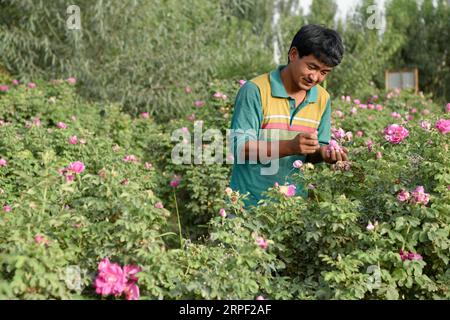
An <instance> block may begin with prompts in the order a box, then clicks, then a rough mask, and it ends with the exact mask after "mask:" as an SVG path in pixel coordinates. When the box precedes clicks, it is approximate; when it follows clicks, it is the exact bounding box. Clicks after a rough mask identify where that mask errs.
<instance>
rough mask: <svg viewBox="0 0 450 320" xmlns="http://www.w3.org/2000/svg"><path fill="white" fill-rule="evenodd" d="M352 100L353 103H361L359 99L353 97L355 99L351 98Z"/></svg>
mask: <svg viewBox="0 0 450 320" xmlns="http://www.w3.org/2000/svg"><path fill="white" fill-rule="evenodd" d="M353 102H354V103H355V104H360V103H361V101H360V100H359V99H355V100H353Z"/></svg>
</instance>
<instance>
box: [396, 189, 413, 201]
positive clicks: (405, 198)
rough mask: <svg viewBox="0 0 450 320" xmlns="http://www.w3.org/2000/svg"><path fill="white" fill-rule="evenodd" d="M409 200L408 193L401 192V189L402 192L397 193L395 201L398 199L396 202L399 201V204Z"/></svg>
mask: <svg viewBox="0 0 450 320" xmlns="http://www.w3.org/2000/svg"><path fill="white" fill-rule="evenodd" d="M409 198H410V194H409V192H408V191H406V190H403V189H402V190H401V191H400V192H399V194H398V195H397V199H398V201H400V202H406V201H408V200H409Z"/></svg>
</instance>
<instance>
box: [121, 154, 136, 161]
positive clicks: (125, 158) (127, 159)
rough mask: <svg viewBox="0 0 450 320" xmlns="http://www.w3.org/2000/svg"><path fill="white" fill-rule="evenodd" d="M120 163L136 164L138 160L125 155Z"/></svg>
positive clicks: (132, 156)
mask: <svg viewBox="0 0 450 320" xmlns="http://www.w3.org/2000/svg"><path fill="white" fill-rule="evenodd" d="M122 161H123V162H137V161H138V159H137V158H136V156H134V155H132V154H130V155H126V156H125V157H123V159H122Z"/></svg>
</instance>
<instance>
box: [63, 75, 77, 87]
mask: <svg viewBox="0 0 450 320" xmlns="http://www.w3.org/2000/svg"><path fill="white" fill-rule="evenodd" d="M66 81H67V83H68V84H70V85H72V86H73V85H75V84H76V83H77V79H76V78H74V77H70V78H67V80H66Z"/></svg>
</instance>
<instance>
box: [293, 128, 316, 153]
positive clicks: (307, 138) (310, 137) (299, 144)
mask: <svg viewBox="0 0 450 320" xmlns="http://www.w3.org/2000/svg"><path fill="white" fill-rule="evenodd" d="M291 145H292V150H293V154H303V155H307V154H313V153H315V152H316V151H317V150H318V149H319V148H320V146H319V140H318V138H317V133H304V132H302V133H299V134H298V135H297V136H296V137H295V138H294V139H292V140H291Z"/></svg>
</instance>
